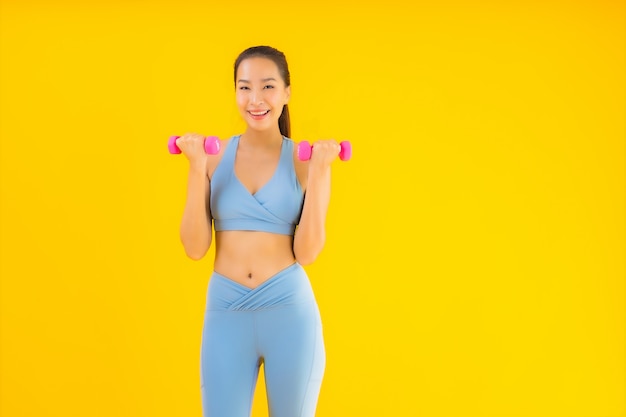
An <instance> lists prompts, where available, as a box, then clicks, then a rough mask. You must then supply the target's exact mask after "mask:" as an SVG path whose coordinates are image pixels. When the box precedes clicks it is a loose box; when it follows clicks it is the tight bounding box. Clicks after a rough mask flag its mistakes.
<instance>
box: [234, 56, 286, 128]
mask: <svg viewBox="0 0 626 417" xmlns="http://www.w3.org/2000/svg"><path fill="white" fill-rule="evenodd" d="M257 57H260V58H267V59H271V60H272V61H273V62H274V63H275V64H276V66H277V67H278V72H279V73H280V76H281V78H282V79H283V81H284V82H285V87H289V86H290V85H291V80H290V77H289V66H288V65H287V58H285V54H283V53H282V52H280V51H279V50H278V49H275V48H272V47H271V46H253V47H251V48H248V49H246V50H245V51H243V52H242V53H241V54H239V56H238V57H237V59H236V60H235V84H237V69H238V68H239V64H241V62H242V61H243V60H244V59H248V58H257ZM278 128H279V129H280V133H281V135H283V136H286V137H291V123H290V122H289V108H288V107H287V105H286V104H285V105H284V106H283V112H282V113H281V114H280V117H279V118H278Z"/></svg>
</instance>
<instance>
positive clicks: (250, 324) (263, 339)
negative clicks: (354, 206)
mask: <svg viewBox="0 0 626 417" xmlns="http://www.w3.org/2000/svg"><path fill="white" fill-rule="evenodd" d="M239 139H240V136H234V137H232V138H231V140H230V142H229V144H228V145H227V147H226V148H225V149H224V154H223V156H222V160H221V161H220V163H219V164H218V166H217V167H216V169H215V172H214V173H213V177H212V178H211V197H210V204H211V213H212V215H213V218H214V227H215V230H216V231H221V230H254V231H265V232H270V233H279V234H285V235H292V236H293V234H294V232H295V227H296V225H297V223H298V221H299V219H300V214H301V212H302V204H303V201H304V195H303V191H302V188H301V186H300V183H299V182H298V179H297V177H296V174H295V169H294V165H293V150H294V143H293V141H292V140H291V139H289V138H286V137H283V142H282V147H281V153H280V160H279V163H278V167H277V168H276V171H275V172H274V174H273V176H272V177H271V179H270V180H269V181H268V182H267V183H266V184H265V185H264V186H263V187H262V188H261V189H259V190H258V191H257V192H256V193H254V194H250V192H249V191H248V190H247V189H246V188H245V187H244V185H243V184H242V183H241V182H240V181H239V180H238V178H237V177H236V175H235V170H234V162H235V155H236V153H237V147H238V144H239ZM325 362H326V356H325V351H324V339H323V334H322V324H321V320H320V314H319V309H318V306H317V302H316V300H315V296H314V294H313V290H312V288H311V284H310V282H309V279H308V276H307V274H306V272H305V271H304V269H303V268H302V266H300V265H299V264H298V263H297V262H296V263H294V264H292V265H290V266H289V267H287V268H285V269H283V270H281V271H278V272H277V273H276V274H274V275H273V276H272V277H270V278H269V279H268V280H267V281H265V282H264V283H262V284H261V285H260V286H258V287H257V288H254V289H250V288H248V287H246V286H243V285H241V284H239V283H237V282H235V281H233V280H232V279H230V278H228V277H225V276H223V275H221V274H219V273H217V272H213V274H212V275H211V278H210V281H209V286H208V291H207V298H206V310H205V317H204V328H203V332H202V348H201V358H200V377H201V391H202V406H203V412H204V416H205V417H249V416H250V413H251V407H252V396H253V394H254V390H255V386H256V382H257V376H258V373H259V367H260V365H261V364H264V372H265V385H266V387H267V396H268V404H269V409H270V410H269V411H270V416H271V417H313V416H314V415H315V408H316V406H317V399H318V396H319V392H320V387H321V383H322V378H323V375H324V367H325Z"/></svg>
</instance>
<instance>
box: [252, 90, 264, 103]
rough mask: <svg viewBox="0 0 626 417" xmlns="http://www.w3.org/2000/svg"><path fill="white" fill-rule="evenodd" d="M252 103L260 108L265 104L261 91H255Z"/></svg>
mask: <svg viewBox="0 0 626 417" xmlns="http://www.w3.org/2000/svg"><path fill="white" fill-rule="evenodd" d="M250 102H251V103H252V105H254V106H258V105H260V104H261V103H263V96H262V94H261V92H260V91H253V92H252V94H251V97H250Z"/></svg>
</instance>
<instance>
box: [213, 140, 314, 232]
mask: <svg viewBox="0 0 626 417" xmlns="http://www.w3.org/2000/svg"><path fill="white" fill-rule="evenodd" d="M240 137H241V135H237V136H233V137H232V138H231V140H230V141H229V143H228V145H227V146H226V148H225V149H224V155H223V156H222V160H221V161H220V162H219V164H218V165H217V167H216V168H215V171H214V172H213V177H212V178H211V197H210V198H211V200H210V204H211V214H212V216H213V220H214V226H215V231H217V232H219V231H223V230H253V231H262V232H270V233H278V234H282V235H292V236H293V234H294V233H295V230H296V225H297V224H298V222H299V221H300V215H301V213H302V205H303V203H304V193H303V192H302V187H301V186H300V182H299V181H298V178H297V177H296V171H295V168H294V165H293V150H294V142H293V141H292V140H291V139H289V138H286V137H284V136H283V143H282V146H281V150H280V159H279V162H278V166H277V167H276V170H275V171H274V174H273V175H272V177H271V178H270V180H269V181H268V182H267V183H265V184H264V185H263V186H262V187H261V188H260V189H259V190H258V191H257V192H256V193H254V194H250V191H248V189H247V188H246V187H245V186H244V185H243V184H242V183H241V181H239V179H238V178H237V176H236V175H235V156H236V155H237V148H238V145H239V138H240Z"/></svg>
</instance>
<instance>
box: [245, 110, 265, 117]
mask: <svg viewBox="0 0 626 417" xmlns="http://www.w3.org/2000/svg"><path fill="white" fill-rule="evenodd" d="M268 112H269V110H265V111H261V112H252V111H251V112H250V114H251V115H253V116H263V115H264V114H267V113H268Z"/></svg>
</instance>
